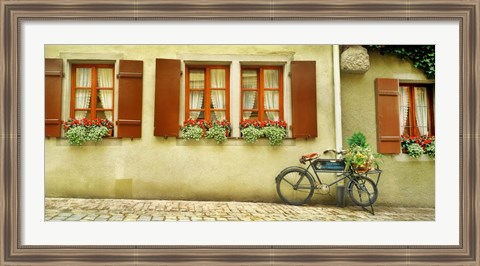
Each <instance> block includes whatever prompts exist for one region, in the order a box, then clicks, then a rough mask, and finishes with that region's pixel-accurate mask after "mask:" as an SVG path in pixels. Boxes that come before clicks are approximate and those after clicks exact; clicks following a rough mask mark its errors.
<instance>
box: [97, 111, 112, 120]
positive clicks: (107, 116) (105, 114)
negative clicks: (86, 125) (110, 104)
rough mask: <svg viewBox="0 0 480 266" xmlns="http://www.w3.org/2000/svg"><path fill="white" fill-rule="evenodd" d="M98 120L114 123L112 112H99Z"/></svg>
mask: <svg viewBox="0 0 480 266" xmlns="http://www.w3.org/2000/svg"><path fill="white" fill-rule="evenodd" d="M97 118H101V119H108V120H109V121H112V111H97Z"/></svg>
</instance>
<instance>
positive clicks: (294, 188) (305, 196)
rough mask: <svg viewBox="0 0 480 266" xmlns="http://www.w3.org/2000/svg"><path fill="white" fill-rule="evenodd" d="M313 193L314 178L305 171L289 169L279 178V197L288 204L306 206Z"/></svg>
mask: <svg viewBox="0 0 480 266" xmlns="http://www.w3.org/2000/svg"><path fill="white" fill-rule="evenodd" d="M313 192H314V181H313V178H312V177H311V175H310V173H308V172H307V171H306V170H305V169H302V168H292V169H288V170H285V171H283V172H282V173H280V176H279V177H278V178H277V193H278V196H280V198H281V199H282V201H283V202H285V203H287V204H291V205H302V204H305V203H306V202H307V201H309V200H310V198H311V197H312V195H313Z"/></svg>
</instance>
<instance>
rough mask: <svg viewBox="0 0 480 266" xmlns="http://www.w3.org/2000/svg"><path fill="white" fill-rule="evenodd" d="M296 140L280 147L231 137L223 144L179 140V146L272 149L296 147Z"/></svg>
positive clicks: (289, 139)
mask: <svg viewBox="0 0 480 266" xmlns="http://www.w3.org/2000/svg"><path fill="white" fill-rule="evenodd" d="M295 145H296V142H295V139H292V138H287V139H284V140H283V143H282V144H280V145H278V146H271V145H270V144H268V139H265V138H261V139H259V140H257V142H255V143H247V142H246V141H245V140H244V139H243V138H238V137H229V138H228V139H227V141H225V142H224V143H221V144H217V143H216V142H215V140H213V139H200V140H199V141H196V140H187V139H184V138H177V146H252V147H254V146H271V147H281V146H295Z"/></svg>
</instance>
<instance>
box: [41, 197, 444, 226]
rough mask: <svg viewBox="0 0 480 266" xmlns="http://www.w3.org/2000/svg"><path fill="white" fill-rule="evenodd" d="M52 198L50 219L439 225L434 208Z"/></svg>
mask: <svg viewBox="0 0 480 266" xmlns="http://www.w3.org/2000/svg"><path fill="white" fill-rule="evenodd" d="M374 209H375V215H372V214H371V213H369V212H367V211H365V210H362V208H360V207H357V206H348V207H345V208H339V207H335V206H326V205H311V206H310V205H309V206H290V205H285V204H279V203H252V202H217V201H171V200H129V199H76V198H46V199H45V220H46V221H434V220H435V209H434V208H405V207H398V208H397V207H383V206H374Z"/></svg>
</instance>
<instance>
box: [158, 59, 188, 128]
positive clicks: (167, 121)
mask: <svg viewBox="0 0 480 266" xmlns="http://www.w3.org/2000/svg"><path fill="white" fill-rule="evenodd" d="M180 75H181V70H180V60H177V59H157V62H156V69H155V121H154V131H153V135H154V136H162V137H178V136H179V127H178V124H179V121H178V120H179V119H180Z"/></svg>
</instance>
